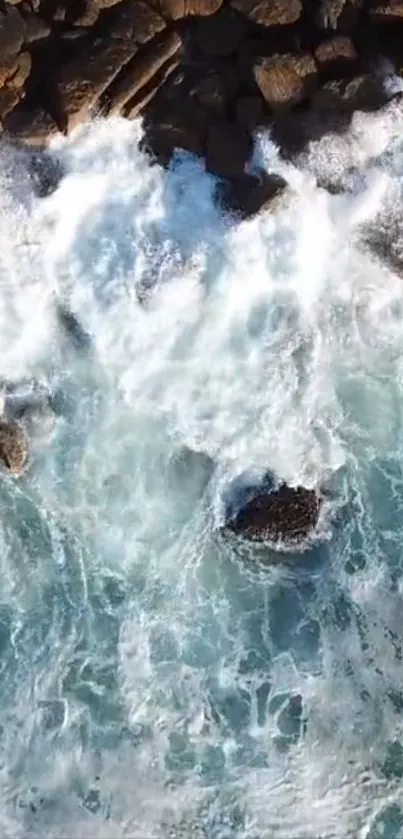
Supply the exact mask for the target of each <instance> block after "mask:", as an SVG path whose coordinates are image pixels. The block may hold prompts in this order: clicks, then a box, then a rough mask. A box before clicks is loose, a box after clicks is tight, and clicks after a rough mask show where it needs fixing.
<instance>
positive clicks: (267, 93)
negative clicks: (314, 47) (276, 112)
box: [254, 53, 317, 109]
mask: <svg viewBox="0 0 403 839" xmlns="http://www.w3.org/2000/svg"><path fill="white" fill-rule="evenodd" d="M254 74H255V79H256V82H257V84H258V87H259V88H260V91H261V93H262V95H263V97H264V99H265V100H266V102H267V103H268V105H270V107H271V108H273V109H277V108H284V107H292V106H293V105H296V104H298V103H299V102H302V101H303V100H304V99H306V98H307V97H308V96H309V95H310V93H311V92H312V90H313V89H314V87H315V84H316V75H317V70H316V65H315V62H314V59H313V56H312V55H311V54H310V53H299V54H295V55H293V54H290V53H289V54H287V55H274V56H271V57H268V58H261V59H260V60H259V61H258V63H257V64H256V65H255V68H254Z"/></svg>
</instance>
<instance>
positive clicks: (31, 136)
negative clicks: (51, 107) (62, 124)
mask: <svg viewBox="0 0 403 839" xmlns="http://www.w3.org/2000/svg"><path fill="white" fill-rule="evenodd" d="M3 127H4V129H5V130H6V131H8V132H9V133H10V134H12V135H13V137H15V138H16V139H19V140H22V141H23V142H25V143H28V144H32V145H39V146H42V145H45V144H46V142H47V141H48V140H49V139H50V138H51V137H52V136H53V135H55V134H57V133H58V131H59V129H58V126H57V125H56V122H55V121H54V119H53V118H52V117H51V116H50V114H48V113H47V112H46V111H45V110H44V108H43V107H42V106H41V105H39V104H38V105H31V104H28V103H26V102H20V103H19V104H18V105H17V107H15V108H14V109H13V110H12V111H11V112H10V113H8V114H7V116H6V118H5V120H4V121H3Z"/></svg>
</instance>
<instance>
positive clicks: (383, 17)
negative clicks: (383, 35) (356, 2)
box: [369, 0, 403, 23]
mask: <svg viewBox="0 0 403 839" xmlns="http://www.w3.org/2000/svg"><path fill="white" fill-rule="evenodd" d="M369 15H370V17H371V18H372V20H373V21H375V23H393V22H394V21H401V20H402V19H403V0H386V2H382V0H381V2H372V3H371V6H370V9H369Z"/></svg>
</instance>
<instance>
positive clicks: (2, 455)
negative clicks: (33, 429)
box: [0, 421, 29, 475]
mask: <svg viewBox="0 0 403 839" xmlns="http://www.w3.org/2000/svg"><path fill="white" fill-rule="evenodd" d="M28 453H29V450H28V440H27V438H26V435H25V432H24V429H23V428H22V426H21V425H19V423H17V422H4V421H0V461H1V462H2V463H3V465H4V466H5V467H6V468H7V469H8V471H9V472H12V473H13V474H15V475H18V474H20V473H21V472H22V471H23V470H24V468H25V466H26V464H27V461H28Z"/></svg>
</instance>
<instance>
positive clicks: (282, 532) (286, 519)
mask: <svg viewBox="0 0 403 839" xmlns="http://www.w3.org/2000/svg"><path fill="white" fill-rule="evenodd" d="M320 508H321V497H320V495H319V494H318V493H317V492H316V491H315V490H312V489H306V488H305V487H296V488H294V487H289V486H287V485H286V484H283V485H282V486H280V487H279V488H278V489H274V490H272V491H269V492H261V493H260V494H259V495H256V496H255V497H254V498H252V499H251V500H249V501H247V503H246V504H244V505H243V506H242V507H241V509H240V510H239V511H238V512H237V513H236V515H235V516H234V517H233V518H232V519H230V520H229V521H227V523H226V526H227V528H228V529H229V530H231V531H232V532H233V533H236V534H237V535H239V536H243V537H244V538H245V539H249V540H251V541H254V542H266V541H268V542H284V543H295V542H303V541H304V540H306V539H307V538H309V536H310V535H311V534H312V532H313V531H314V529H315V527H316V525H317V523H318V518H319V513H320Z"/></svg>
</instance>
